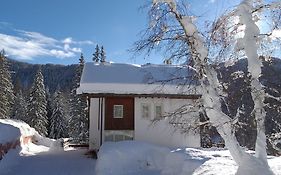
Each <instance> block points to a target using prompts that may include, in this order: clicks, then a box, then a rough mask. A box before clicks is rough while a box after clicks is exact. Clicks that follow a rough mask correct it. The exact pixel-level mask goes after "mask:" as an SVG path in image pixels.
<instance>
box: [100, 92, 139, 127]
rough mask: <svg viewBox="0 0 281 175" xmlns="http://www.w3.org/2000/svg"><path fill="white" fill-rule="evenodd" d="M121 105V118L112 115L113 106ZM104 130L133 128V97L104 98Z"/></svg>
mask: <svg viewBox="0 0 281 175" xmlns="http://www.w3.org/2000/svg"><path fill="white" fill-rule="evenodd" d="M114 105H123V118H114V117H113V115H114V114H113V113H114V111H113V106H114ZM104 122H105V128H104V129H105V130H134V98H132V97H106V98H105V121H104Z"/></svg>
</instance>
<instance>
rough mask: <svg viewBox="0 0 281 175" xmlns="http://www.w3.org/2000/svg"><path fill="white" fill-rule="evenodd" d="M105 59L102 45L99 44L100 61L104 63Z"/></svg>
mask: <svg viewBox="0 0 281 175" xmlns="http://www.w3.org/2000/svg"><path fill="white" fill-rule="evenodd" d="M105 60H106V56H105V51H104V48H103V46H101V52H100V62H101V63H104V62H105Z"/></svg>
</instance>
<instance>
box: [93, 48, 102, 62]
mask: <svg viewBox="0 0 281 175" xmlns="http://www.w3.org/2000/svg"><path fill="white" fill-rule="evenodd" d="M99 60H100V49H99V45H96V49H95V53H94V54H93V61H94V62H96V63H98V62H99Z"/></svg>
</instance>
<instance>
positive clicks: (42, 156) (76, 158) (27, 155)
mask: <svg viewBox="0 0 281 175" xmlns="http://www.w3.org/2000/svg"><path fill="white" fill-rule="evenodd" d="M86 152H87V150H86V149H68V150H57V151H55V150H50V148H49V147H46V146H42V145H35V144H29V146H28V148H25V149H24V150H23V151H22V152H21V153H20V155H19V154H18V151H17V150H13V151H11V152H9V153H8V155H6V156H5V158H4V159H3V161H1V162H0V174H1V175H78V174H79V175H94V174H95V173H94V168H95V161H96V160H94V159H92V158H87V156H86V155H84V153H86Z"/></svg>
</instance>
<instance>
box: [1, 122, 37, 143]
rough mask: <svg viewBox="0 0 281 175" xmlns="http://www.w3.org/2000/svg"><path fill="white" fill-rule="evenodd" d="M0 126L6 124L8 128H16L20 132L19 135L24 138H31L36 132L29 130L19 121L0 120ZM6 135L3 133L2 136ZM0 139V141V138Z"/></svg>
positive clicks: (28, 127) (27, 126)
mask: <svg viewBox="0 0 281 175" xmlns="http://www.w3.org/2000/svg"><path fill="white" fill-rule="evenodd" d="M0 124H7V125H10V126H13V127H14V128H18V129H19V131H20V135H22V136H25V137H27V136H33V135H34V134H35V132H36V131H35V129H34V128H31V127H30V126H29V125H28V124H27V123H25V122H23V121H21V120H12V119H0ZM18 129H17V130H18ZM1 133H2V132H1ZM7 134H8V133H5V134H4V135H7ZM8 135H9V134H8ZM0 139H1V136H0Z"/></svg>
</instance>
